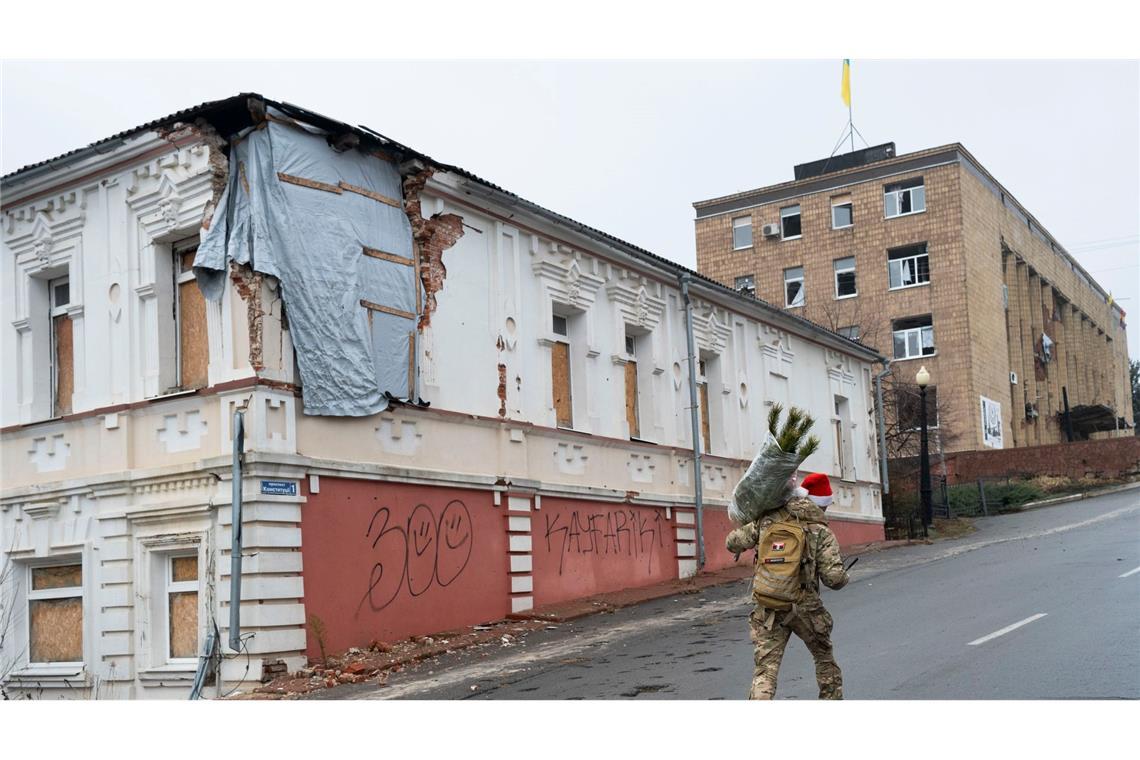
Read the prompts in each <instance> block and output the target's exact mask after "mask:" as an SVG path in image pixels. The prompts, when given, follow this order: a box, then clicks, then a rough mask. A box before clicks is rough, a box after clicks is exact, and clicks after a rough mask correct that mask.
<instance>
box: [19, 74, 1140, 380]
mask: <svg viewBox="0 0 1140 760" xmlns="http://www.w3.org/2000/svg"><path fill="white" fill-rule="evenodd" d="M852 70H853V84H852V90H853V101H854V116H855V124H856V126H857V127H858V129H859V131H860V132H861V133H862V134H863V135H864V136H865V137H866V139H867V141H868V142H869V143H870V144H872V145H875V144H878V143H882V142H888V141H894V142H895V143H896V145H897V148H898V152H899V153H907V152H911V151H915V150H920V149H923V148H928V147H932V146H935V145H942V144H945V143H951V142H961V143H962V144H964V145H965V146H966V147H967V148H968V149H969V150H970V152H971V153H973V154H974V156H976V157H977V158H978V160H979V161H981V162H982V164H983V165H984V166H985V167H986V168H987V169H989V171H990V172H991V173H992V174H993V175H994V176H995V177H996V178H997V179H998V181H1000V182H1001V183H1002V184H1003V185H1005V187H1006V188H1007V189H1008V190H1009V191H1010V192H1012V193H1013V194H1014V196H1016V197H1017V199H1018V200H1020V201H1021V203H1022V204H1024V205H1025V206H1026V208H1028V209H1029V211H1030V212H1031V213H1032V214H1033V215H1034V216H1036V217H1037V218H1038V220H1040V221H1041V223H1042V224H1044V225H1045V227H1046V229H1048V230H1049V231H1050V232H1051V233H1052V234H1053V235H1054V236H1055V237H1056V238H1057V240H1058V241H1060V243H1061V244H1062V245H1064V246H1065V247H1066V248H1067V249H1068V250H1069V251H1070V252H1071V253H1073V254H1074V255H1075V256H1076V257H1077V259H1078V260H1079V261H1080V262H1081V263H1082V264H1083V265H1084V267H1085V268H1086V269H1087V270H1089V272H1090V273H1092V275H1093V276H1094V277H1095V278H1096V279H1097V280H1098V281H1099V282H1100V283H1101V285H1102V286H1104V287H1105V289H1107V290H1111V291H1112V293H1113V294H1114V296H1115V297H1116V299H1117V300H1118V301H1119V302H1120V305H1121V306H1122V307H1123V308H1124V309H1125V311H1127V312H1129V317H1130V318H1129V322H1130V323H1131V324H1130V329H1129V354H1130V356H1131V357H1133V358H1138V357H1140V64H1138V63H1137V62H1135V61H1131V62H1079V61H1064V62H1025V63H1020V62H1008V61H998V62H989V61H968V62H947V61H939V62H926V61H899V60H894V61H869V60H867V61H865V60H855V61H854V62H853V69H852ZM839 82H840V61H838V60H827V61H818V62H812V61H787V62H785V61H750V62H749V61H742V62H708V63H702V62H645V63H636V62H542V61H538V62H422V61H409V62H380V61H378V62H359V61H354V62H327V63H314V62H288V61H285V62H282V61H275V62H265V63H260V62H249V61H234V62H210V63H204V62H140V61H129V62H102V61H98V62H96V61H88V62H83V61H68V62H20V61H15V62H13V61H6V62H5V63H4V66H3V72H2V85H3V90H2V115H0V134H2V164H3V172H4V173H7V172H11V171H13V170H15V169H18V168H19V167H21V166H24V165H26V164H29V163H34V162H37V161H41V160H43V159H45V158H50V157H52V156H56V155H58V154H60V153H63V152H66V151H68V150H72V149H74V148H78V147H81V146H84V145H86V144H88V143H90V142H93V141H95V140H98V139H100V138H103V137H106V136H108V135H110V134H112V133H115V132H119V131H122V130H125V129H129V128H131V127H134V126H136V125H138V124H141V123H143V122H146V121H149V120H151V119H155V118H158V117H160V116H164V115H166V114H169V113H172V112H174V111H177V110H180V109H182V108H186V107H188V106H191V105H195V104H198V103H200V102H202V101H205V100H215V99H219V98H224V97H227V96H229V95H233V94H235V93H238V92H242V91H256V92H260V93H262V94H263V95H265V96H266V97H269V98H273V99H275V100H283V101H289V102H292V103H296V104H297V105H301V106H304V107H306V108H309V109H311V110H314V111H317V112H320V113H323V114H325V115H327V116H331V117H333V118H336V119H339V120H342V121H346V122H349V123H355V124H364V125H367V126H369V127H371V128H372V129H375V130H376V131H378V132H381V133H383V134H385V135H388V136H389V137H391V138H393V139H395V140H398V141H400V142H403V143H405V144H407V145H410V146H412V147H414V148H416V149H417V150H420V151H421V152H424V153H427V154H428V155H430V156H432V157H433V158H436V159H439V160H441V161H445V162H449V163H454V164H457V165H459V166H462V167H463V168H465V169H467V170H469V171H471V172H473V173H475V174H477V175H479V176H480V177H483V178H485V179H487V180H489V181H491V182H494V183H496V184H499V185H501V186H503V187H505V188H506V189H508V190H510V191H512V192H515V193H517V194H519V195H521V196H523V197H525V198H527V199H528V200H532V201H534V202H536V203H539V204H541V205H543V206H546V207H547V208H550V209H553V210H555V211H558V212H560V213H563V214H566V215H567V216H570V217H572V218H574V219H577V220H578V221H581V222H583V223H585V224H588V225H591V226H593V227H597V228H599V229H602V230H605V231H607V232H609V233H611V234H613V235H616V236H617V237H620V238H622V239H624V240H628V241H629V242H631V243H634V244H636V245H639V246H641V247H643V248H647V249H649V250H651V251H654V252H655V253H658V254H660V255H662V256H665V257H667V258H670V259H673V260H675V261H678V262H680V263H682V264H684V265H686V266H689V267H694V266H695V262H696V255H695V248H694V241H693V208H692V205H691V204H692V202H693V201H696V200H701V199H706V198H711V197H715V196H719V195H726V194H729V193H733V192H737V191H740V190H746V189H749V188H754V187H759V186H762V185H768V184H773V183H776V182H783V181H786V180H790V179H792V166H793V165H794V164H797V163H802V162H805V161H811V160H814V159H818V158H825V157H826V156H827V155H829V154H830V152H831V150H832V148H833V147H834V146H835V143H836V140H837V139H838V138H839V136H840V133H841V132H842V131H843V128H844V126H845V124H846V120H847V111H846V108H845V106H844V105H843V103H842V101H841V100H840V97H839ZM409 88H414V90H413V89H409Z"/></svg>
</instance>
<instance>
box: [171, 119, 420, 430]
mask: <svg viewBox="0 0 1140 760" xmlns="http://www.w3.org/2000/svg"><path fill="white" fill-rule="evenodd" d="M270 113H271V114H273V115H279V114H274V112H273V111H272V110H271V111H270ZM279 173H280V174H285V175H290V176H292V177H298V178H302V179H304V180H312V181H315V182H318V183H322V185H324V186H328V187H330V188H343V186H344V185H345V184H347V185H351V186H354V187H357V188H363V189H364V190H366V191H369V192H372V193H378V194H379V195H382V196H385V197H387V198H390V199H393V200H395V201H396V202H397V203H398V204H400V205H402V202H401V199H402V197H403V193H402V189H401V188H402V185H401V180H400V175H399V172H398V171H397V170H396V167H395V166H393V165H392V164H391V163H390V162H388V161H384V160H382V159H380V158H376V157H375V156H372V155H368V154H366V153H364V152H362V151H359V150H348V151H345V152H343V153H337V152H336V151H334V150H333V149H332V148H331V147H329V145H328V143H327V141H326V140H325V137H324V135H323V134H318V133H316V132H315V131H314V132H309V131H307V130H303V129H300V128H298V127H295V126H290V125H288V124H282V123H279V122H277V121H270V122H269V123H268V126H266V127H264V128H262V129H255V130H251V131H249V132H248V133H247V134H246V135H245V136H244V138H243V139H242V140H241V141H240V142H239V143H238V144H237V146H236V147H234V148H233V150H232V151H231V155H230V175H229V184H228V186H227V188H226V190H225V193H224V194H223V196H222V199H221V202H220V203H219V205H218V209H217V211H216V212H215V214H214V218H213V220H212V222H211V225H210V229H209V230H208V231H207V232H206V234H205V235H204V237H203V239H202V242H201V244H200V246H199V248H198V255H197V257H196V258H195V259H194V271H195V273H196V274H197V277H198V282H199V285H200V286H201V288H202V292H203V293H204V294H205V296H206V297H207V298H209V299H211V300H217V299H219V298H220V297H221V294H222V289H223V285H224V281H225V280H224V278H225V276H226V269H227V263H226V262H227V261H228V260H230V259H232V260H233V261H236V262H238V263H240V264H248V265H249V266H251V267H252V268H253V269H254V271H257V272H263V273H265V274H268V275H272V276H274V277H276V278H278V279H279V280H280V282H281V293H282V298H283V299H284V302H285V310H286V314H287V315H288V319H289V333H290V336H291V337H292V340H293V346H294V349H295V353H296V356H297V365H298V367H299V369H300V371H301V382H302V385H303V388H304V409H305V413H306V414H321V415H352V416H359V415H367V414H374V413H375V412H378V411H382V410H383V409H384V408H386V406H387V400H386V399H385V396H384V392H385V391H388V392H390V393H391V394H392V395H393V396H396V397H399V398H404V397H407V396H408V395H409V394H410V393H412V390H411V389H410V388H409V387H408V377H409V371H408V369H409V367H408V365H409V361H410V356H409V345H410V341H411V340H412V337H411V336H412V334H413V333H414V331H415V329H416V326H415V320H414V319H408V318H407V317H404V316H400V315H393V314H389V313H385V312H382V311H374V310H370V309H367V308H365V307H364V306H362V305H361V301H362V300H365V301H368V302H371V303H373V304H378V305H380V306H383V307H386V308H390V309H395V310H398V311H401V312H406V313H409V314H414V312H415V311H416V288H417V287H418V285H417V283H416V282H415V272H414V271H413V268H412V267H411V266H407V265H405V264H402V263H398V262H393V261H388V260H383V259H378V258H374V257H372V256H366V255H364V253H363V251H364V248H365V247H367V248H370V249H374V250H378V251H383V252H385V253H388V254H394V255H396V256H399V257H403V258H404V259H407V260H409V261H410V260H411V259H412V255H413V254H412V229H411V225H410V224H409V222H408V218H407V216H405V215H404V212H403V211H402V210H401V209H400V208H395V207H393V206H391V205H388V204H386V203H383V202H382V201H379V200H377V199H375V198H372V197H369V196H367V195H364V194H361V193H359V192H353V191H350V190H347V189H342V190H341V192H339V193H337V192H332V191H330V190H329V189H317V188H314V187H306V186H301V185H297V184H293V183H290V182H287V181H283V180H282V179H280V178H279V176H278V175H279Z"/></svg>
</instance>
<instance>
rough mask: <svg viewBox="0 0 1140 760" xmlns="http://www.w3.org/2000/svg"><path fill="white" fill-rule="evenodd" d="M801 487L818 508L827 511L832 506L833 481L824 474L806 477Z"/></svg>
mask: <svg viewBox="0 0 1140 760" xmlns="http://www.w3.org/2000/svg"><path fill="white" fill-rule="evenodd" d="M800 486H801V487H802V488H803V489H804V490H805V491H807V497H808V498H809V499H811V500H812V502H814V503H815V505H816V506H817V507H820V508H822V509H827V508H828V507H829V506H831V481H830V480H828V479H827V476H826V475H824V474H823V473H822V472H813V473H811V474H810V475H806V476H805V477H804V479H803V482H802V483H800Z"/></svg>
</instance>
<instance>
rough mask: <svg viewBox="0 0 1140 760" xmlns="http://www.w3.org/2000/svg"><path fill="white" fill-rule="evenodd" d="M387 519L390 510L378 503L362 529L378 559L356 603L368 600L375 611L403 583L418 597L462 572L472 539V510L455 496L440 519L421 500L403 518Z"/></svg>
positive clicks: (389, 516) (385, 604)
mask: <svg viewBox="0 0 1140 760" xmlns="http://www.w3.org/2000/svg"><path fill="white" fill-rule="evenodd" d="M391 523H392V513H391V510H389V509H388V507H381V508H380V509H377V510H376V512H375V513H373V515H372V519H371V520H370V521H369V522H368V530H367V531H366V532H365V534H364V536H365V538H371V539H372V548H373V549H374V550H375V551H376V555H377V557H378V559H377V560H376V562H375V563H374V564H373V565H372V569H371V570H370V571H369V573H368V590H367V591H366V592H365V594H364V597H363V598H362V599H361V600H360V604H361V605H363V604H364V602H368V605H369V607H371V608H372V610H373V611H376V612H378V611H380V610H382V609H384V608H385V607H387V606H388V605H389V604H391V603H392V602H393V601H394V600H395V598H396V597H397V596H398V595H399V594H400V590H401V589H403V588H404V587H405V586H407V589H408V593H409V594H411V595H412V596H413V597H416V596H420V595H421V594H423V593H425V592H426V591H427V590H428V589H430V588H431V587H432V585H438V586H440V587H441V588H444V587H447V586H448V585H450V584H451V583H452V581H454V580H455V579H456V578H458V577H459V576H460V575H462V574H463V570H464V569H465V568H466V567H467V563H468V561H469V560H470V559H471V548H472V545H473V543H474V525H473V524H472V522H471V513H470V512H468V511H467V505H465V504H464V503H463V502H461V501H459V500H458V499H456V500H454V501H451V502H449V503H448V505H447V506H446V507H444V508H443V511H442V512H441V513H440V515H439V517H438V518H437V517H436V515H435V511H434V510H433V509H432V508H431V507H429V506H427V505H426V504H419V505H417V506H416V508H415V509H413V510H412V514H411V515H410V516H409V517H408V520H407V522H405V523H403V524H391Z"/></svg>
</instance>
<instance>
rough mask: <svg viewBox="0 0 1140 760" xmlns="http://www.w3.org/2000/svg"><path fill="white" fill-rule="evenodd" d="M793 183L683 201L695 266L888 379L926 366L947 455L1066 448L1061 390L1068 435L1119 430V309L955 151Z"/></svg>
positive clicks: (864, 164) (859, 161)
mask: <svg viewBox="0 0 1140 760" xmlns="http://www.w3.org/2000/svg"><path fill="white" fill-rule="evenodd" d="M795 177H796V178H795V180H794V181H792V182H785V183H782V184H778V185H770V186H768V187H762V188H758V189H756V190H749V191H747V192H742V193H736V194H734V195H728V196H724V197H721V198H713V199H710V200H705V201H698V202H697V203H694V204H693V205H694V207H695V208H696V213H697V217H696V239H697V268H698V270H699V271H700V272H701V273H702V274H704V275H705V276H707V277H711V278H712V279H715V280H719V281H720V282H722V283H724V284H726V285H730V286H734V287H735V288H737V289H738V290H745V291H751V292H752V293H753V294H754V295H755V296H756V297H757V298H760V299H763V300H765V301H768V302H769V303H771V304H773V305H776V306H779V307H782V308H785V309H788V310H790V311H794V312H797V313H800V314H802V315H803V316H805V317H807V318H808V319H811V320H814V321H818V322H821V323H823V324H826V325H830V326H831V327H832V328H833V329H835V330H837V331H838V332H840V333H842V334H844V335H845V336H847V337H850V338H853V339H855V340H859V341H861V342H863V343H865V344H868V345H871V346H875V347H877V348H879V349H880V350H881V351H882V353H884V354H885V355H887V356H889V357H892V369H893V375H894V380H895V382H896V383H901V382H913V378H914V375H915V373H916V371H917V370H918V368H919V365H922V364H924V365H926V367H927V369H928V370H929V371H930V373H931V375H932V377H933V380H932V385H933V386H934V387H935V389H936V390H935V394H936V397H937V402H936V404H935V406H936V407H937V415H938V421H937V424H938V426H939V427H940V428H941V429H942V430H943V432H944V433H945V434H946V435H945V437H946V440H945V446H946V448H947V449H951V450H971V449H979V448H983V447H986V446H990V447H996V448H1000V447H1003V446H1004V447H1009V446H1032V445H1038V444H1045V443H1056V442H1060V441H1063V440H1066V438H1067V434H1066V418H1065V416H1064V409H1065V395H1066V394H1067V397H1068V405H1069V408H1070V416H1069V422H1071V424H1072V428H1073V437H1074V438H1086V437H1090V436H1093V437H1103V436H1112V435H1126V434H1129V433H1130V432H1131V431H1127V432H1125V429H1126V428H1129V427H1131V426H1132V425H1133V418H1132V405H1131V389H1130V384H1129V378H1128V348H1127V339H1126V336H1125V322H1124V311H1123V310H1122V309H1121V308H1120V307H1119V305H1116V304H1114V303H1113V302H1112V300H1111V296H1110V295H1109V293H1107V292H1106V291H1105V290H1104V288H1102V287H1101V286H1100V285H1099V284H1097V283H1096V282H1095V281H1094V280H1093V279H1092V277H1090V276H1089V274H1088V272H1086V271H1085V270H1084V269H1083V268H1082V267H1081V265H1080V264H1078V263H1077V262H1076V260H1075V259H1074V258H1073V257H1072V256H1071V255H1070V254H1069V253H1068V252H1066V251H1065V249H1064V248H1063V247H1062V246H1061V245H1060V244H1059V243H1058V242H1057V241H1056V240H1055V239H1054V238H1053V236H1052V235H1050V234H1049V232H1048V231H1046V230H1045V228H1044V227H1043V226H1042V225H1041V224H1040V222H1038V221H1037V219H1035V218H1034V217H1033V215H1032V214H1030V213H1029V212H1028V211H1027V210H1026V209H1025V208H1024V207H1023V206H1022V205H1021V204H1020V203H1018V202H1017V200H1016V199H1015V198H1014V197H1013V196H1012V195H1010V193H1009V192H1008V191H1007V190H1006V189H1005V188H1004V187H1002V185H1001V184H1000V183H999V182H998V181H997V180H995V179H994V178H993V176H991V175H990V173H989V172H987V171H986V170H985V168H983V167H982V165H981V164H980V163H978V161H977V159H975V158H974V157H973V156H972V155H971V154H970V153H969V152H968V151H967V150H966V149H965V148H964V147H963V146H962V145H960V144H953V145H946V146H942V147H938V148H931V149H929V150H922V151H918V152H915V153H909V154H906V155H902V156H896V155H895V149H894V144H893V143H887V144H884V145H879V146H875V147H871V148H867V149H865V150H860V151H855V152H853V153H849V154H845V155H839V156H835V157H833V158H831V159H825V160H821V161H816V162H812V163H809V164H801V165H799V166H796V167H795ZM888 406H890V404H889V403H888ZM898 409H899V410H904V409H906V411H907V412H909V411H910V410H911V409H910V407H908V406H904V405H903V404H902V403H901V402H900V404H899V406H898ZM901 413H903V412H901V411H900V414H901ZM907 416H908V417H909V414H907Z"/></svg>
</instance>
